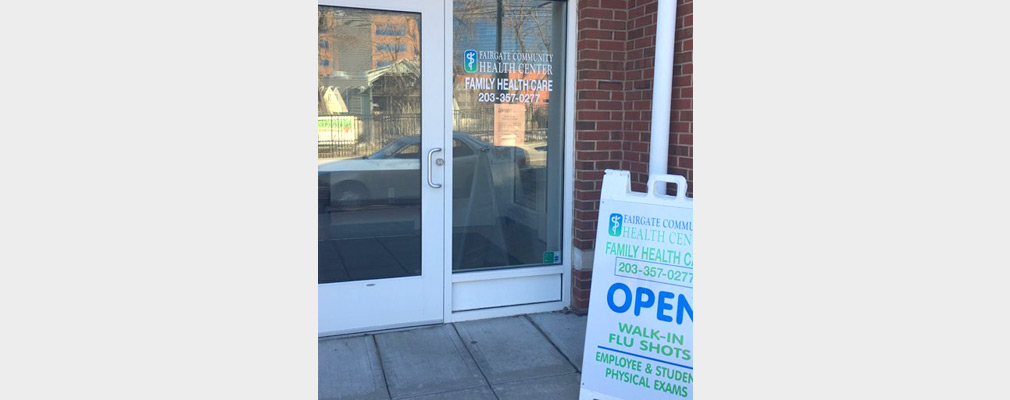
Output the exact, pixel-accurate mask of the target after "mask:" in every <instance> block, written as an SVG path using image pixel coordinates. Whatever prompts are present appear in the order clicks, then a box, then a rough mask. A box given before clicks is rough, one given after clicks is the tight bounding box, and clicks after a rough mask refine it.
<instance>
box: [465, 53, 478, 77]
mask: <svg viewBox="0 0 1010 400" xmlns="http://www.w3.org/2000/svg"><path fill="white" fill-rule="evenodd" d="M463 70H465V71H466V72H477V50H467V51H464V52H463Z"/></svg>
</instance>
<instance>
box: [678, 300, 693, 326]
mask: <svg viewBox="0 0 1010 400" xmlns="http://www.w3.org/2000/svg"><path fill="white" fill-rule="evenodd" d="M684 311H687V316H688V317H691V321H694V310H692V309H691V304H690V303H688V302H687V297H684V295H680V296H679V297H677V324H678V325H680V323H682V322H684Z"/></svg>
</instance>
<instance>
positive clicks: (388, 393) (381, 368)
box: [369, 335, 393, 399]
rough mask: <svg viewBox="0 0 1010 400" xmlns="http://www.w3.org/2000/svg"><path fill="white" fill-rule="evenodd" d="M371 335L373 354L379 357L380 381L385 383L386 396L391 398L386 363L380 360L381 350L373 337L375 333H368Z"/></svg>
mask: <svg viewBox="0 0 1010 400" xmlns="http://www.w3.org/2000/svg"><path fill="white" fill-rule="evenodd" d="M369 336H371V337H372V343H375V355H376V357H378V359H379V369H380V370H382V383H383V384H385V385H386V397H388V398H390V399H392V398H393V394H392V393H390V392H389V377H388V376H386V365H385V364H384V363H383V362H382V350H380V349H379V340H378V339H376V338H375V335H369Z"/></svg>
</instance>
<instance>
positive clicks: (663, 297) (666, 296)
mask: <svg viewBox="0 0 1010 400" xmlns="http://www.w3.org/2000/svg"><path fill="white" fill-rule="evenodd" d="M673 297H674V296H673V293H671V292H667V291H660V292H659V305H658V306H657V307H656V308H657V310H656V318H657V319H659V320H660V321H663V322H673V317H671V316H669V315H666V313H665V311H666V310H672V309H673V304H670V303H668V302H666V301H667V300H672V299H673ZM681 297H683V296H681ZM678 323H679V322H678Z"/></svg>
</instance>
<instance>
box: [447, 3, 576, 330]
mask: <svg viewBox="0 0 1010 400" xmlns="http://www.w3.org/2000/svg"><path fill="white" fill-rule="evenodd" d="M444 1H445V13H446V14H445V15H446V18H445V21H446V27H445V32H446V37H445V41H446V42H445V49H446V51H445V57H446V60H445V65H446V66H451V65H452V54H453V42H452V39H453V32H452V25H453V24H452V12H453V4H452V0H444ZM567 3H568V8H567V9H566V14H567V18H566V24H565V30H566V32H565V34H566V41H565V42H566V43H565V136H564V146H565V149H564V158H565V159H564V167H563V168H564V171H563V174H564V189H563V192H562V205H563V210H562V215H563V217H562V225H561V231H562V237H561V243H562V246H563V247H562V249H564V251H562V253H561V265H548V266H542V267H526V268H516V269H501V270H495V271H480V272H468V273H466V274H459V275H455V274H453V273H452V262H451V260H449V261H450V262H447V263H446V271H445V274H444V275H445V284H444V285H445V287H444V294H445V301H444V302H443V304H444V307H445V310H444V318H443V319H444V321H445V322H446V323H449V322H459V321H469V320H476V319H485V318H494V317H505V316H510V315H519V314H530V313H538V312H549V311H558V310H562V309H564V308H565V307H568V306H569V305H570V304H571V293H572V277H571V275H572V265H571V263H572V261H571V260H572V251H573V249H572V223H573V221H572V219H573V217H574V209H573V208H574V207H573V206H574V201H575V196H574V186H575V177H574V171H575V65H576V61H575V46H576V43H577V40H578V14H577V10H578V0H568V2H567ZM445 84H446V89H445V93H449V94H450V95H449V96H446V97H447V98H446V99H445V102H446V104H445V106H446V110H452V96H451V93H452V84H453V82H452V68H451V67H447V68H446V78H445ZM445 118H446V124H445V126H447V127H449V129H450V130H451V129H452V114H450V113H449V112H446V117H445ZM445 149H447V153H446V165H445V168H446V170H447V171H450V170H451V168H452V154H451V151H452V145H451V138H449V137H448V135H447V140H446V147H445ZM445 185H446V193H452V182H451V180H448V179H447V180H446V182H445ZM451 201H452V199H451V196H447V198H446V204H447V206H448V207H447V208H448V209H451V204H450V203H449V202H451ZM445 227H446V229H445V232H444V237H443V238H444V240H445V242H444V243H445V249H444V253H445V257H446V258H449V257H451V254H452V213H451V212H447V213H446V216H445ZM558 273H560V274H561V300H559V301H551V302H545V303H537V304H525V305H517V306H505V307H496V308H489V309H482V310H471V311H457V312H453V311H452V284H453V282H472V281H480V280H492V279H502V278H517V277H524V276H538V275H554V274H558Z"/></svg>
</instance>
